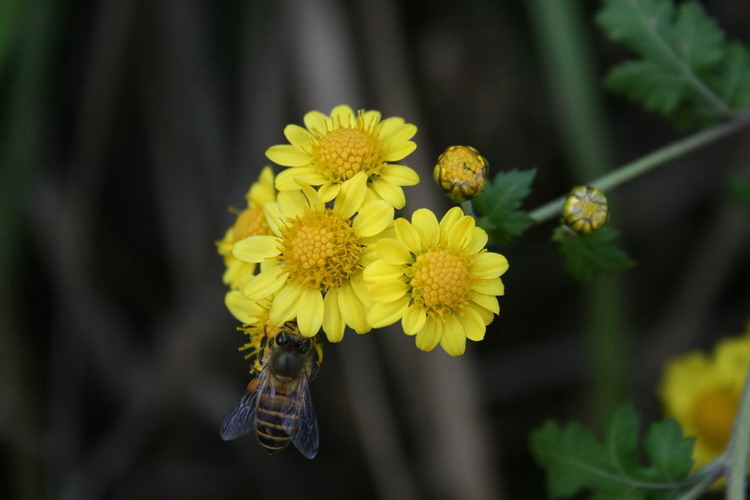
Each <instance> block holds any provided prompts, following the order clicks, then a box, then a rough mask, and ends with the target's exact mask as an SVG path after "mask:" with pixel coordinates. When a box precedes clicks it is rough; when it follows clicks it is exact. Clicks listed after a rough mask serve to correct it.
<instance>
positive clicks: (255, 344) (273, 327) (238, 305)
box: [224, 275, 283, 373]
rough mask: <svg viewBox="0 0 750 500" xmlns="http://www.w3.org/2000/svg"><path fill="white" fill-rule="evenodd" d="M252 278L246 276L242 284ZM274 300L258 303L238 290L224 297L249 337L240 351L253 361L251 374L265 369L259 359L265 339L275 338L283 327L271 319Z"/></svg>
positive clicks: (271, 298)
mask: <svg viewBox="0 0 750 500" xmlns="http://www.w3.org/2000/svg"><path fill="white" fill-rule="evenodd" d="M251 276H252V275H245V276H244V277H243V279H242V280H241V283H243V284H244V283H246V282H247V281H248V280H249V279H250V278H251ZM272 300H273V297H268V298H265V299H263V300H257V301H256V300H248V299H246V298H245V296H244V295H242V293H241V292H240V291H238V290H231V291H229V292H228V293H227V294H226V296H225V297H224V304H225V305H226V306H227V309H229V312H230V313H232V316H234V317H235V318H236V319H237V320H238V321H239V322H240V323H242V327H240V328H239V330H240V331H242V332H243V333H244V334H245V335H247V341H246V342H245V344H243V345H242V346H241V347H240V349H239V350H240V351H243V352H244V356H245V359H249V360H251V364H250V373H259V372H260V371H261V370H262V369H263V366H262V365H261V363H260V360H259V359H258V353H259V352H260V350H261V349H262V343H263V339H264V338H266V337H268V338H273V337H275V336H276V334H277V333H278V332H279V330H280V329H281V327H282V326H283V323H281V324H275V323H272V322H271V320H270V319H269V310H270V308H271V302H272Z"/></svg>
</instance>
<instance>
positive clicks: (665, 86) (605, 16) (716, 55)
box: [596, 0, 750, 126]
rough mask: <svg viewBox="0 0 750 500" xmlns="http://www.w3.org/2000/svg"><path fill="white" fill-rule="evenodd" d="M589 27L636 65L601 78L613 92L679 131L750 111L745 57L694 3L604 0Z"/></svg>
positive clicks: (748, 69) (749, 64)
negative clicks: (597, 29)
mask: <svg viewBox="0 0 750 500" xmlns="http://www.w3.org/2000/svg"><path fill="white" fill-rule="evenodd" d="M596 21H597V23H598V24H599V26H600V27H601V28H602V29H603V30H604V31H605V33H606V34H607V36H608V37H609V38H610V39H611V40H613V41H615V42H617V43H620V44H621V45H623V46H624V47H626V48H628V49H629V50H630V51H632V52H633V53H634V54H635V55H636V56H637V59H634V60H631V61H626V62H623V63H621V64H619V65H617V66H615V67H613V68H612V69H611V70H610V72H609V74H608V75H607V77H606V79H605V83H606V85H607V86H608V87H609V88H610V89H612V90H614V91H615V92H619V93H622V94H624V95H626V96H627V97H628V98H630V99H631V100H633V101H636V102H639V103H641V104H642V105H644V106H645V107H646V109H648V110H651V111H654V112H657V113H660V114H662V115H664V116H666V117H668V118H670V119H672V120H674V121H676V122H677V123H678V124H680V125H683V126H695V125H703V124H707V123H711V122H714V121H717V120H719V119H722V118H729V117H731V116H732V110H737V109H742V108H745V107H747V106H749V105H750V57H748V54H747V50H746V48H745V47H744V46H743V45H741V44H739V43H736V42H732V43H730V42H727V41H726V40H725V36H724V33H723V31H722V30H721V29H720V28H719V26H718V25H717V24H716V21H715V20H714V19H713V18H712V17H710V16H708V15H707V14H706V13H705V11H704V10H703V7H701V5H700V4H699V3H698V2H696V1H687V2H683V3H680V4H679V5H678V6H677V7H675V5H674V1H673V0H637V1H636V0H605V2H604V6H603V7H602V9H601V10H600V11H599V13H598V15H597V17H596Z"/></svg>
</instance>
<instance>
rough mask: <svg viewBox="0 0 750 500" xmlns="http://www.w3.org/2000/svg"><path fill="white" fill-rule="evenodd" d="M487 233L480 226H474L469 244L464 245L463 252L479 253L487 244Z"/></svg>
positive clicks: (468, 253)
mask: <svg viewBox="0 0 750 500" xmlns="http://www.w3.org/2000/svg"><path fill="white" fill-rule="evenodd" d="M487 240H488V237H487V233H486V232H485V230H484V229H482V228H481V227H475V228H474V231H473V232H472V235H471V240H470V241H469V244H468V245H466V248H465V249H464V252H463V253H465V254H466V255H472V254H475V253H479V252H480V251H481V250H482V249H483V248H484V247H486V246H487Z"/></svg>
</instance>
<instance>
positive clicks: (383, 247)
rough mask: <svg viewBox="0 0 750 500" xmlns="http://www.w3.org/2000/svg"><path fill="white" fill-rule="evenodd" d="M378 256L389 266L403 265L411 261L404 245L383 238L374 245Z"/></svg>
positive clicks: (394, 240)
mask: <svg viewBox="0 0 750 500" xmlns="http://www.w3.org/2000/svg"><path fill="white" fill-rule="evenodd" d="M374 247H375V250H376V251H377V252H378V256H379V257H380V258H381V259H382V260H384V261H386V262H387V263H389V264H394V265H403V264H406V263H407V262H410V261H411V254H410V253H409V249H408V248H406V245H404V244H403V243H401V242H400V241H398V240H396V239H393V238H383V239H382V240H380V241H378V242H377V243H375V245H374Z"/></svg>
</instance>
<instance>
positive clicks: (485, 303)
mask: <svg viewBox="0 0 750 500" xmlns="http://www.w3.org/2000/svg"><path fill="white" fill-rule="evenodd" d="M471 300H472V301H474V302H476V303H477V304H479V305H480V306H482V307H484V308H485V309H487V310H488V311H491V312H493V313H495V314H500V304H499V303H498V301H497V297H495V296H492V295H484V294H482V293H477V292H473V293H472V294H471Z"/></svg>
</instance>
